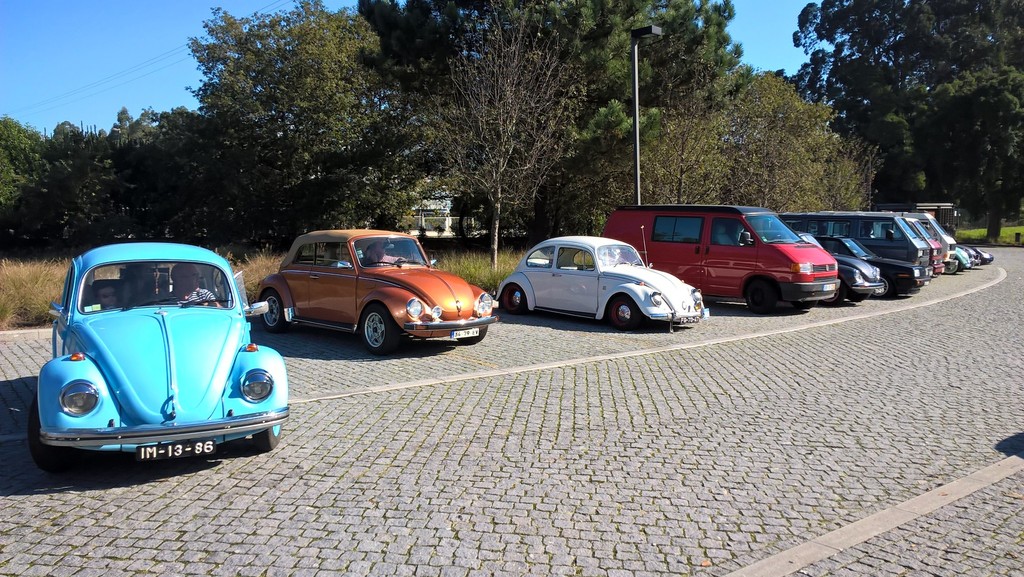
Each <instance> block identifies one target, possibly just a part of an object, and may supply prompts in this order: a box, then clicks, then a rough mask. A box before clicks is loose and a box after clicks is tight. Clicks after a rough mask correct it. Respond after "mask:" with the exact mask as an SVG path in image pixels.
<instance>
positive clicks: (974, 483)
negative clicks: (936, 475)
mask: <svg viewBox="0 0 1024 577" xmlns="http://www.w3.org/2000/svg"><path fill="white" fill-rule="evenodd" d="M1005 279H1006V270H1005V269H1003V268H1002V267H1000V268H999V274H998V276H997V277H996V278H995V279H993V280H991V281H989V282H987V283H985V284H982V285H979V286H976V287H973V288H971V289H969V290H965V291H962V292H959V293H956V294H951V295H947V296H944V297H938V298H933V299H929V300H925V301H920V302H916V301H915V302H913V303H910V304H908V305H906V306H901V307H897V308H894V309H891V310H885V311H875V312H866V313H862V314H857V315H853V316H849V317H844V318H841V319H833V320H827V321H817V322H811V323H807V324H805V325H800V326H798V327H790V328H785V329H776V330H770V331H762V332H758V333H750V334H745V335H740V336H735V337H725V338H720V339H708V340H704V341H699V342H695V343H686V344H681V345H668V346H664V347H655V348H651V349H643V350H639V351H629V352H624V353H616V354H608V355H598V356H593V357H582V358H578V359H572V360H567V361H556V362H551V363H539V364H534V365H526V366H521V367H513V368H509V369H496V370H492V371H479V372H473V373H463V374H460V375H453V376H449V377H444V378H439V379H424V380H420V381H408V382H404V383H395V384H391V385H383V386H378V387H369V388H365V389H360V390H357V391H350V392H347V393H340V394H335V395H324V396H319V397H314V398H310V399H293V400H292V401H291V402H292V403H295V404H303V403H313V402H318V401H327V400H332V399H343V398H346V397H354V396H358V395H367V394H373V393H382V392H388V391H398V390H405V389H414V388H417V387H428V386H433V385H441V384H445V383H453V382H460V381H466V380H471V379H484V378H489V377H496V376H506V375H513V374H517V373H523V372H529V371H539V370H545V369H555V368H561V367H567V366H572V365H578V364H582V363H591V362H596V361H609V360H615V359H623V358H629V357H637V356H642V355H651V354H658V353H665V352H670V351H679V350H686V349H693V348H698V347H706V346H711V345H717V344H722V343H731V342H737V341H743V340H747V339H756V338H760V337H766V336H772V335H780V334H786V333H792V332H796V331H802V330H805V329H810V328H816V327H824V326H830V325H836V324H839V323H844V322H848V321H852V320H861V319H867V318H871V317H877V316H881V315H888V314H892V313H896V312H901V311H907V310H911V309H915V308H920V307H926V306H932V305H936V304H940V303H943V302H946V301H949V300H952V299H956V298H960V297H963V296H966V295H969V294H972V293H976V292H979V291H982V290H985V289H987V288H989V287H992V286H994V285H996V284H999V283H1000V282H1002V281H1003V280H1005ZM1020 471H1024V453H1022V454H1018V455H1014V456H1011V457H1007V458H1006V459H1003V460H1002V461H1000V462H998V463H996V464H994V465H991V466H989V467H986V468H985V469H982V470H981V471H978V472H975V473H973V474H971V475H968V476H967V477H964V478H962V479H957V480H955V481H952V482H950V483H947V484H946V485H943V486H942V487H939V488H937V489H934V490H932V491H929V492H927V493H924V494H922V495H918V496H917V497H914V498H912V499H909V500H907V501H904V502H903V503H901V504H899V505H896V506H895V507H890V508H888V509H886V510H884V511H881V512H878V513H875V514H873V515H869V516H868V517H865V518H863V519H861V520H859V521H855V522H853V523H851V524H849V525H846V526H845V527H841V528H840V529H837V530H835V531H832V532H831V533H827V534H825V535H822V536H821V537H817V538H814V539H811V540H810V541H807V542H806V543H803V544H801V545H798V546H796V547H792V548H790V549H787V550H786V551H783V552H782V553H779V554H777V555H773V556H771V557H768V558H767V559H764V560H762V561H759V562H757V563H754V564H752V565H748V566H747V567H744V568H742V569H739V570H737V571H733V572H732V573H729V574H728V575H727V576H726V577H784V576H786V575H791V574H793V573H795V572H797V571H799V570H800V569H803V568H804V567H807V566H809V565H812V564H814V563H817V562H818V561H822V560H825V559H827V558H829V557H831V556H833V555H835V554H837V553H839V552H841V551H843V550H845V549H848V548H850V547H853V546H855V545H858V544H860V543H863V542H865V541H867V540H869V539H871V538H872V537H876V536H878V535H882V534H884V533H886V532H888V531H891V530H893V529H895V528H897V527H899V526H900V525H902V524H904V523H907V522H909V521H913V520H914V519H917V518H918V517H921V516H922V515H926V514H928V513H931V512H932V511H935V510H936V509H938V508H940V507H942V506H945V505H948V504H950V503H952V502H954V501H956V500H958V499H962V498H964V497H966V496H968V495H970V494H971V493H974V492H975V491H978V490H979V489H983V488H985V487H988V486H990V485H992V484H993V483H996V482H998V481H1000V480H1002V479H1005V478H1006V477H1008V476H1010V475H1013V474H1015V473H1017V472H1020Z"/></svg>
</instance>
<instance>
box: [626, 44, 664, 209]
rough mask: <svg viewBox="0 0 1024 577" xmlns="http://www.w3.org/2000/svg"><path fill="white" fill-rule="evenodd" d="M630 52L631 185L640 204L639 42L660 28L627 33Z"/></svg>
mask: <svg viewBox="0 0 1024 577" xmlns="http://www.w3.org/2000/svg"><path fill="white" fill-rule="evenodd" d="M629 36H630V52H631V53H632V57H633V185H634V187H635V188H636V203H637V204H640V71H639V68H638V66H639V61H638V60H639V58H638V54H639V52H640V51H639V50H638V49H637V47H638V46H639V45H640V40H642V39H644V38H647V37H649V36H661V27H660V26H644V27H643V28H636V29H634V30H632V31H631V32H630V33H629Z"/></svg>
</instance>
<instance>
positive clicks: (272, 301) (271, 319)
mask: <svg viewBox="0 0 1024 577" xmlns="http://www.w3.org/2000/svg"><path fill="white" fill-rule="evenodd" d="M260 300H262V301H265V302H266V303H267V312H265V313H263V314H262V315H260V319H261V320H262V321H263V328H264V329H266V330H267V332H268V333H283V332H285V331H286V330H288V321H286V320H284V303H283V302H282V301H281V295H279V294H277V291H276V290H274V289H267V290H265V291H263V294H262V295H260Z"/></svg>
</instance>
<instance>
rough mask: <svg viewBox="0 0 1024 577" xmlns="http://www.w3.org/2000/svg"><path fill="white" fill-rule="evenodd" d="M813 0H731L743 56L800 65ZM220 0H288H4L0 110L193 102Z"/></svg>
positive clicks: (49, 111) (764, 63)
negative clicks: (208, 25)
mask: <svg viewBox="0 0 1024 577" xmlns="http://www.w3.org/2000/svg"><path fill="white" fill-rule="evenodd" d="M807 1H808V0H733V4H734V5H735V6H736V18H735V19H734V20H733V21H732V23H730V25H729V32H730V34H731V35H732V37H733V40H734V41H736V42H740V43H741V44H742V45H743V50H744V62H746V63H747V64H750V65H751V66H753V67H755V68H758V69H762V70H776V69H779V68H783V69H785V70H786V72H787V73H789V74H792V73H793V72H796V70H797V69H798V68H799V67H800V64H801V63H802V62H804V60H805V58H804V55H803V52H802V51H801V50H800V49H798V48H794V47H793V42H792V35H793V31H794V30H796V27H797V24H796V23H797V16H798V15H799V14H800V10H802V9H803V7H804V6H805V5H806V4H807ZM324 4H325V5H326V6H327V7H328V8H330V9H332V10H337V9H340V8H342V7H345V6H353V5H354V4H355V1H354V0H325V2H324ZM214 6H220V7H222V8H224V9H225V10H226V11H227V12H229V13H230V14H232V15H235V16H240V17H241V16H249V15H251V14H253V13H255V12H275V11H278V10H281V9H287V8H290V7H291V6H292V0H219V1H214V0H175V1H173V2H167V1H158V0H0V116H10V117H11V118H14V119H15V120H17V121H18V122H20V123H22V124H27V125H29V126H32V127H34V128H35V129H37V130H39V131H44V130H45V131H46V132H51V131H52V130H53V127H54V126H56V125H57V124H59V123H60V122H62V121H65V120H67V121H70V122H72V123H74V124H76V125H81V126H84V127H86V128H91V127H96V128H97V129H104V130H108V129H109V128H110V126H111V125H112V124H114V121H115V120H116V119H117V113H118V111H119V110H120V109H121V108H122V107H126V108H127V109H128V112H129V113H130V114H131V115H132V116H133V117H138V116H139V114H140V113H141V112H142V111H143V110H144V109H145V108H153V109H154V110H157V111H166V110H171V109H172V108H176V107H178V106H184V107H186V108H189V109H195V108H196V107H197V103H196V100H195V98H193V97H192V95H191V93H190V92H189V91H188V88H189V87H192V88H194V87H197V86H198V85H199V83H200V79H201V78H200V75H199V72H198V70H197V68H196V63H195V61H194V60H193V59H192V57H191V55H190V54H189V52H188V48H187V46H186V44H187V42H188V39H189V38H190V37H194V36H202V35H203V22H204V21H206V20H208V19H210V17H211V16H212V8H213V7H214Z"/></svg>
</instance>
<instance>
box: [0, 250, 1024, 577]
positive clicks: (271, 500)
mask: <svg viewBox="0 0 1024 577" xmlns="http://www.w3.org/2000/svg"><path fill="white" fill-rule="evenodd" d="M994 253H995V255H996V262H995V263H994V264H992V265H989V266H987V267H983V268H981V269H979V270H974V271H968V272H966V273H962V274H958V275H955V276H944V277H942V278H939V279H937V280H935V281H933V283H932V285H931V286H929V287H926V288H925V289H924V290H923V291H922V292H921V293H920V294H919V295H916V296H913V297H910V298H904V299H898V300H893V301H875V300H873V299H869V300H868V301H865V302H864V303H861V304H859V305H847V306H843V307H838V308H835V309H829V308H822V307H818V308H815V309H813V310H811V311H807V312H800V311H796V310H783V311H781V313H780V314H777V315H773V316H768V317H761V316H756V315H751V314H749V313H747V312H746V310H745V309H744V308H743V307H741V306H738V305H735V304H731V303H724V302H720V303H712V315H713V316H712V318H711V319H710V320H709V321H707V322H705V323H702V324H701V325H699V326H696V327H692V328H689V329H685V330H682V331H677V332H675V333H669V332H668V331H667V330H662V329H661V328H659V327H657V326H651V327H646V328H645V329H644V330H641V331H639V332H636V333H619V332H617V331H614V330H612V329H610V328H608V327H607V326H606V325H604V324H602V323H598V322H594V321H581V320H577V319H569V318H561V317H556V316H548V315H540V314H538V315H526V316H503V317H502V322H500V323H498V324H496V325H494V326H492V327H491V331H490V333H489V334H488V336H487V338H486V339H485V340H484V341H483V342H482V343H480V344H479V345H475V346H469V347H464V346H456V345H453V344H451V343H446V342H439V341H420V342H408V343H405V346H404V347H403V348H402V349H401V350H400V351H399V353H398V354H397V355H395V356H394V357H391V358H387V359H379V358H376V357H371V356H370V355H368V354H366V353H365V352H364V351H363V350H362V348H361V346H360V345H359V344H358V342H357V340H356V338H355V337H354V336H352V335H346V334H340V333H332V332H327V331H322V330H317V329H304V328H298V329H295V330H293V331H291V332H289V333H287V334H284V335H271V334H267V333H264V332H262V331H260V330H258V329H257V330H255V331H254V338H255V340H256V341H257V342H258V343H260V344H263V345H268V346H272V347H274V348H276V349H278V350H279V351H281V352H282V354H284V355H285V356H286V358H287V362H288V367H289V376H290V384H291V388H292V396H293V404H292V414H291V418H290V419H289V421H288V423H287V425H286V427H285V429H286V430H285V436H284V438H283V439H282V442H281V445H280V446H279V447H278V448H277V449H276V450H275V451H274V452H272V453H270V454H266V455H260V454H255V453H254V452H253V451H252V450H251V449H250V448H249V447H248V446H247V445H246V444H244V443H235V444H233V445H231V446H227V447H224V448H222V449H221V451H220V452H219V453H218V455H217V456H216V458H213V459H190V460H178V461H164V462H159V463H149V464H140V463H136V462H134V461H133V460H132V458H131V456H124V455H96V456H95V458H94V459H92V460H91V462H88V463H86V464H84V465H82V466H80V467H79V468H77V469H75V470H74V471H73V472H71V473H70V474H65V475H61V476H51V475H47V474H44V473H42V472H40V471H39V470H37V469H36V468H35V467H34V466H33V464H32V462H31V459H30V457H29V456H28V451H27V446H26V443H25V435H24V430H25V424H24V420H25V411H26V407H27V405H28V403H29V402H30V399H31V395H32V394H33V391H34V387H35V374H36V372H37V371H38V368H39V366H40V365H41V364H42V363H43V362H45V360H46V359H47V358H48V356H49V352H48V351H49V347H50V343H49V337H48V336H45V337H44V336H37V335H34V334H30V335H22V336H21V337H11V336H10V335H6V336H2V337H0V411H2V414H0V460H2V462H3V463H4V464H5V466H4V468H3V472H2V473H0V499H2V504H3V506H2V507H0V574H2V575H101V574H102V575H114V574H145V573H160V574H219V575H236V574H237V575H263V574H266V575H333V574H344V575H388V576H390V575H416V576H421V575H422V576H439V577H440V576H443V577H461V576H478V575H509V576H514V575H516V576H517V575H537V576H541V575H544V576H547V575H574V576H575V575H582V576H591V575H592V576H608V577H615V576H642V575H650V576H655V575H656V576H667V575H673V576H676V575H705V576H725V575H730V574H735V575H742V574H763V575H784V574H797V575H804V576H815V577H817V576H825V575H837V576H876V575H886V576H889V575H891V576H897V575H900V576H903V575H906V576H926V575H927V576H960V575H993V576H1010V575H1022V574H1024V547H1022V545H1024V472H1021V470H1020V469H1018V470H1017V472H1015V473H1012V474H1009V475H1008V476H1005V477H1003V478H1001V479H999V480H997V481H995V482H992V483H988V484H982V485H978V486H977V487H975V488H976V489H977V490H974V491H973V492H969V493H968V494H966V495H965V496H962V497H960V498H956V499H951V501H950V502H949V503H948V504H946V505H944V506H941V507H938V508H935V509H934V510H932V511H930V512H927V513H925V514H918V515H913V516H909V517H907V519H906V520H905V522H902V523H900V524H897V525H894V526H893V527H892V528H890V529H888V530H884V531H879V532H877V534H874V533H866V534H865V535H864V536H863V538H861V539H859V540H857V541H856V542H855V543H854V544H852V545H851V546H848V547H843V548H838V549H836V550H835V551H834V554H829V555H827V556H825V557H822V558H818V559H815V560H812V561H810V562H808V563H802V564H793V565H792V566H791V567H789V568H786V567H785V565H784V564H783V567H782V569H779V567H778V566H776V567H774V568H772V569H770V570H769V569H764V572H763V573H751V571H761V569H758V567H761V566H762V565H758V564H759V563H764V562H765V560H769V559H771V558H773V556H776V555H779V556H784V555H785V554H786V553H787V551H793V550H799V549H800V548H801V547H802V546H805V545H806V544H808V543H810V542H812V541H816V540H817V541H821V540H823V539H827V537H828V536H829V535H832V534H835V532H837V531H839V532H841V531H844V530H848V529H849V528H850V527H851V526H852V527H857V526H858V525H856V523H857V522H858V521H861V520H864V519H868V518H870V517H871V516H872V515H875V514H878V513H879V512H885V511H905V510H907V509H910V507H908V506H907V505H906V504H907V503H908V502H912V501H911V500H912V499H915V498H917V497H919V496H921V495H924V494H926V493H929V492H934V493H933V494H937V495H942V494H945V493H947V489H946V488H947V487H954V486H956V484H957V483H958V482H960V480H963V479H964V478H965V477H968V476H970V475H972V474H974V473H976V472H977V471H980V470H983V469H986V468H987V467H990V466H992V465H993V464H997V463H1000V462H1003V461H1008V459H1007V458H1008V457H1011V456H1014V455H1018V454H1019V453H1021V452H1022V451H1024V417H1022V415H1024V400H1022V395H1021V391H1022V388H1024V387H1022V384H1024V355H1022V354H1021V353H1022V342H1024V331H1022V327H1024V322H1022V321H1024V307H1022V304H1021V294H1024V251H1021V250H1019V249H1010V248H1005V249H996V250H995V251H994ZM950 484H952V485H950ZM872 535H873V536H872Z"/></svg>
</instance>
